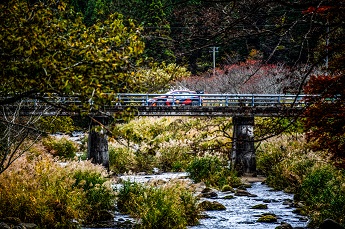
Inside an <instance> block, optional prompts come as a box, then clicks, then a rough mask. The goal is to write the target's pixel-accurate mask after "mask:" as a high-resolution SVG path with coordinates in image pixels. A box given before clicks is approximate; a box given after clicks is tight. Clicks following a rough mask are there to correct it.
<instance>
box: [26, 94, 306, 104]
mask: <svg viewBox="0 0 345 229" xmlns="http://www.w3.org/2000/svg"><path fill="white" fill-rule="evenodd" d="M311 97H312V96H311V95H285V94H196V95H194V94H193V95H191V94H178V95H172V94H117V95H115V96H114V98H113V100H112V102H111V104H110V105H107V106H111V107H117V106H152V105H153V103H152V101H153V100H154V99H157V98H164V99H167V100H169V103H168V104H166V103H165V102H164V99H162V102H161V103H157V104H155V105H157V106H183V104H181V103H179V100H180V99H181V98H184V99H185V98H192V100H193V101H194V102H193V103H190V104H191V105H193V106H203V107H222V106H228V107H243V106H248V107H270V106H292V105H293V106H305V105H306V104H307V102H308V99H309V98H311ZM44 100H45V101H47V103H45V102H42V100H38V99H26V100H24V101H23V103H22V104H23V105H24V106H27V107H29V106H31V107H37V106H46V105H47V104H49V103H50V104H57V105H64V106H66V107H68V106H82V102H81V101H80V100H79V98H78V97H77V96H66V97H48V96H47V97H44ZM88 102H89V104H90V105H92V104H93V100H92V99H89V101H88Z"/></svg>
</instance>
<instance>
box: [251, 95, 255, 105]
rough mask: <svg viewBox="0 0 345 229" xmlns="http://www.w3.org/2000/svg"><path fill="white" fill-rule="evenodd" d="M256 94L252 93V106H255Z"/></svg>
mask: <svg viewBox="0 0 345 229" xmlns="http://www.w3.org/2000/svg"><path fill="white" fill-rule="evenodd" d="M254 104H255V103H254V95H252V107H254Z"/></svg>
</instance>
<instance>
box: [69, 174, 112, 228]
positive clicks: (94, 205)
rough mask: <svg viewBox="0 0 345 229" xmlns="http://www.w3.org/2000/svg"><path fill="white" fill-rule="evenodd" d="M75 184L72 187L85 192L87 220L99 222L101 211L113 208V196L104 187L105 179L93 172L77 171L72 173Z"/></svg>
mask: <svg viewBox="0 0 345 229" xmlns="http://www.w3.org/2000/svg"><path fill="white" fill-rule="evenodd" d="M73 177H74V178H75V183H74V185H73V186H72V187H78V188H82V189H83V191H84V192H85V196H86V202H85V203H84V204H85V205H84V206H87V209H88V211H87V216H86V218H87V220H88V222H93V221H97V220H99V219H100V218H101V217H102V216H101V215H100V213H101V210H111V209H113V208H114V199H115V196H114V194H113V193H112V192H111V191H110V189H108V188H107V187H106V186H104V183H105V182H106V179H105V178H104V177H103V176H102V174H100V173H98V172H95V171H82V170H77V171H75V173H74V176H73Z"/></svg>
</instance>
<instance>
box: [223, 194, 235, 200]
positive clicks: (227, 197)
mask: <svg viewBox="0 0 345 229" xmlns="http://www.w3.org/2000/svg"><path fill="white" fill-rule="evenodd" d="M233 198H235V197H234V196H233V195H226V196H224V197H223V199H233Z"/></svg>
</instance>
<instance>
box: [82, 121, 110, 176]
mask: <svg viewBox="0 0 345 229" xmlns="http://www.w3.org/2000/svg"><path fill="white" fill-rule="evenodd" d="M91 121H92V124H91V128H90V132H89V139H88V144H87V158H88V159H89V160H91V161H92V163H94V164H101V165H103V166H104V167H105V168H106V169H107V170H108V171H109V152H108V138H107V135H106V131H105V130H104V129H103V127H102V125H107V124H108V118H107V117H94V118H93V120H91Z"/></svg>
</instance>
